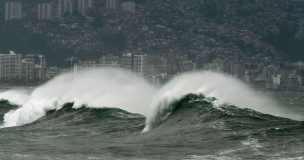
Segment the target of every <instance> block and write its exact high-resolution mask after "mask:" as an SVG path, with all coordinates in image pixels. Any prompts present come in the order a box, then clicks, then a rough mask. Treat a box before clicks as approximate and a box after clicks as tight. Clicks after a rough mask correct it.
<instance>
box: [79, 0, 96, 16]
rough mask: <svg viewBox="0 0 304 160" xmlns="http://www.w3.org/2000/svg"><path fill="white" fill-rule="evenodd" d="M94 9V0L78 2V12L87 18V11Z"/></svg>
mask: <svg viewBox="0 0 304 160" xmlns="http://www.w3.org/2000/svg"><path fill="white" fill-rule="evenodd" d="M90 7H93V0H78V12H80V13H81V14H82V15H83V16H86V10H87V9H88V8H90Z"/></svg>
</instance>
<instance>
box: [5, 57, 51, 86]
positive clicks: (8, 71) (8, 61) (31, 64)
mask: <svg viewBox="0 0 304 160" xmlns="http://www.w3.org/2000/svg"><path fill="white" fill-rule="evenodd" d="M51 69H52V70H48V69H47V68H46V59H45V56H44V55H25V57H24V58H22V55H21V54H16V53H15V52H13V51H10V53H9V54H0V80H1V82H2V81H3V80H8V81H11V80H13V79H23V80H25V81H30V80H34V79H37V80H40V81H45V80H47V79H49V78H52V77H54V76H55V75H57V69H56V70H54V68H51Z"/></svg>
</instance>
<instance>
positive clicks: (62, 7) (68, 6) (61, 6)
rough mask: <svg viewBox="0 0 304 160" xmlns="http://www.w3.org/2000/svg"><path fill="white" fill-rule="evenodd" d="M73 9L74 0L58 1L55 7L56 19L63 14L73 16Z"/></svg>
mask: <svg viewBox="0 0 304 160" xmlns="http://www.w3.org/2000/svg"><path fill="white" fill-rule="evenodd" d="M74 7H75V6H74V0H59V1H58V7H57V15H58V17H62V16H63V15H64V14H65V13H69V14H70V15H71V14H73V12H74Z"/></svg>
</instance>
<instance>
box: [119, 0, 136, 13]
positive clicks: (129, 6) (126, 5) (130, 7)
mask: <svg viewBox="0 0 304 160" xmlns="http://www.w3.org/2000/svg"><path fill="white" fill-rule="evenodd" d="M122 10H124V11H129V12H132V13H134V12H135V2H123V3H122Z"/></svg>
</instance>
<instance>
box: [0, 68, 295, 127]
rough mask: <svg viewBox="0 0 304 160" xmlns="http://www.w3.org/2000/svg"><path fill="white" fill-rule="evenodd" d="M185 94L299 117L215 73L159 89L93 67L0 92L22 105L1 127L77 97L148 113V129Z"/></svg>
mask: <svg viewBox="0 0 304 160" xmlns="http://www.w3.org/2000/svg"><path fill="white" fill-rule="evenodd" d="M188 93H194V94H200V93H202V94H203V95H205V96H206V97H216V98H217V99H218V100H217V101H215V103H216V104H217V105H220V104H223V103H230V104H233V105H235V106H237V107H240V108H251V109H254V110H257V111H260V112H263V113H268V114H272V115H276V116H282V117H288V118H291V119H299V118H300V117H296V116H295V115H294V114H290V113H288V112H286V111H285V110H283V109H282V108H281V107H279V105H278V104H276V103H275V102H274V101H272V100H271V99H269V98H267V97H263V96H261V95H260V94H257V93H255V92H254V91H253V90H252V89H250V88H249V87H248V86H246V84H244V83H243V82H241V81H240V80H237V79H235V78H232V77H230V76H227V75H223V74H219V73H214V72H207V71H204V72H195V73H186V74H182V75H180V76H177V77H175V78H174V79H173V80H171V81H170V82H169V83H168V84H166V85H165V86H163V87H162V88H160V89H159V90H157V89H156V88H154V87H153V86H152V85H151V84H149V83H148V82H146V81H145V80H144V79H142V78H140V77H138V76H136V75H134V74H132V73H131V72H129V71H125V70H117V69H96V70H90V71H83V72H79V73H76V74H74V73H68V74H64V75H59V76H57V77H55V78H54V79H53V80H51V81H49V82H48V83H46V84H44V85H41V86H39V87H37V88H36V89H34V90H33V91H32V92H24V91H16V90H13V91H6V92H3V93H0V99H7V100H9V101H10V102H11V103H15V104H18V105H21V107H20V108H19V109H17V110H11V111H9V112H8V113H6V114H5V116H4V124H3V125H2V127H10V126H18V125H23V124H27V123H30V122H33V121H35V120H37V119H38V118H40V117H42V116H44V115H45V113H46V111H48V110H53V109H57V110H58V109H61V107H62V106H63V104H65V103H67V102H75V103H74V106H73V107H74V108H79V107H81V106H82V105H87V106H89V107H115V108H121V109H124V110H126V111H129V112H133V113H140V114H142V115H144V116H146V117H147V121H146V128H145V129H144V131H148V130H150V129H152V128H153V127H155V126H157V123H158V120H157V118H159V116H160V115H166V114H167V113H168V112H170V111H171V105H172V104H173V103H174V102H176V101H177V100H179V99H180V98H182V97H183V96H185V95H187V94H188Z"/></svg>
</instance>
